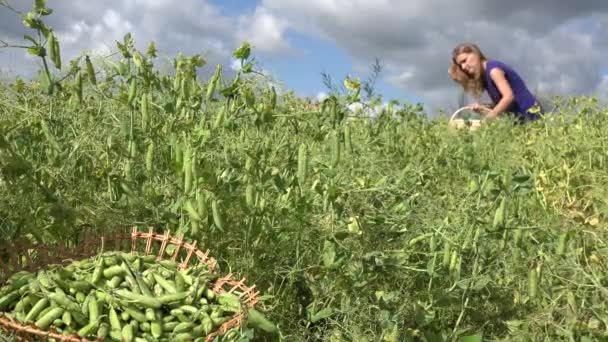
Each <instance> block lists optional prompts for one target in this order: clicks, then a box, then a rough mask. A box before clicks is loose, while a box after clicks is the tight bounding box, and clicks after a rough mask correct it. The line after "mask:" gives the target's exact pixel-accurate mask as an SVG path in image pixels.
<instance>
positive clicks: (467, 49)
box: [448, 42, 487, 101]
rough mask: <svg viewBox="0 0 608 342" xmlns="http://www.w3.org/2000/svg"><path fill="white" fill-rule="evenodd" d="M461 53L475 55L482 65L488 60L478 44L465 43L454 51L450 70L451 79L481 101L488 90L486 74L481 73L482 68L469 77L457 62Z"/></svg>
mask: <svg viewBox="0 0 608 342" xmlns="http://www.w3.org/2000/svg"><path fill="white" fill-rule="evenodd" d="M461 53H475V54H477V55H478V56H479V60H480V62H482V63H483V61H485V60H487V58H486V56H485V55H484V54H483V53H482V52H481V49H479V47H478V46H477V45H476V44H474V43H469V42H464V43H461V44H458V45H457V46H456V47H455V48H454V50H452V65H451V66H450V68H449V69H448V74H449V75H450V77H452V79H453V80H454V81H455V82H456V83H458V84H460V85H461V86H462V87H463V88H464V90H465V91H466V92H468V93H470V94H471V95H473V97H474V98H475V99H476V100H478V101H479V99H480V98H481V95H482V94H483V91H484V90H485V88H486V81H485V77H484V74H483V73H482V72H481V68H480V70H478V71H477V72H476V73H475V74H474V75H473V76H469V75H468V74H467V73H465V72H464V70H462V69H461V68H460V65H459V64H458V63H457V62H456V57H457V56H458V55H460V54H461Z"/></svg>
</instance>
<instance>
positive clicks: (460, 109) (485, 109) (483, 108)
mask: <svg viewBox="0 0 608 342" xmlns="http://www.w3.org/2000/svg"><path fill="white" fill-rule="evenodd" d="M472 108H473V106H471V105H469V106H464V107H462V108H459V109H458V110H456V111H455V112H454V114H452V116H451V117H450V121H452V120H454V118H455V117H456V115H458V114H460V112H462V111H463V110H465V109H471V110H472ZM479 109H481V110H484V111H486V112H489V111H490V109H489V108H487V107H484V106H480V107H479Z"/></svg>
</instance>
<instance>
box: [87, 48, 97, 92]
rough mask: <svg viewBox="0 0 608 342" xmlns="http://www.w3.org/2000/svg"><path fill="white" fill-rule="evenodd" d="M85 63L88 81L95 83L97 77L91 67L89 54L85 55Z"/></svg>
mask: <svg viewBox="0 0 608 342" xmlns="http://www.w3.org/2000/svg"><path fill="white" fill-rule="evenodd" d="M85 64H86V66H87V76H88V78H89V82H90V83H91V84H92V85H97V78H96V77H95V69H93V63H91V58H89V56H88V55H87V56H85Z"/></svg>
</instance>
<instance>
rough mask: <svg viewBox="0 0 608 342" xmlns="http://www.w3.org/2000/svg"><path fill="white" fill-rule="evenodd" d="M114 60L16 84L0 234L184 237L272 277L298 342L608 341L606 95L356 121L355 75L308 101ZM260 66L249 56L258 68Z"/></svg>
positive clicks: (11, 88)
mask: <svg viewBox="0 0 608 342" xmlns="http://www.w3.org/2000/svg"><path fill="white" fill-rule="evenodd" d="M41 6H42V5H41ZM41 8H46V7H41ZM39 24H40V23H39ZM41 25H44V23H42V24H41ZM43 27H46V26H41V28H38V29H39V30H42V29H43ZM117 48H118V50H119V51H120V53H121V57H120V60H119V61H115V62H113V64H109V65H110V67H106V68H104V67H102V65H95V66H94V69H93V65H92V64H91V66H89V65H87V64H85V62H90V59H89V58H86V60H85V61H81V60H80V59H76V60H75V61H72V63H71V70H76V72H67V73H66V75H64V76H62V77H55V78H52V80H51V81H50V83H49V84H54V85H55V91H53V92H52V96H49V94H50V92H48V91H47V90H48V88H49V84H47V83H43V82H36V81H33V82H24V81H19V82H15V83H14V84H11V85H8V86H6V87H4V88H2V91H1V93H0V132H1V133H2V134H1V135H0V136H1V137H2V140H0V229H1V233H2V234H0V236H1V238H0V239H2V240H1V241H0V243H10V242H11V241H12V240H13V239H14V238H15V237H17V236H29V237H30V238H32V239H38V240H44V241H51V242H52V241H56V240H64V239H69V238H71V236H72V235H73V233H74V232H76V231H77V230H78V229H80V227H81V226H82V225H91V226H93V227H95V228H97V229H98V230H100V231H103V230H105V229H107V228H110V227H115V226H117V225H127V226H130V225H140V226H149V225H152V226H158V227H159V229H161V230H165V229H170V230H171V231H176V232H178V233H183V234H184V235H185V237H186V238H187V239H188V240H197V241H198V242H199V246H202V247H201V248H203V249H205V248H208V249H210V250H211V252H212V254H213V255H214V256H216V257H217V258H218V259H219V260H220V267H221V268H222V269H223V270H230V271H231V272H236V273H239V274H242V275H243V276H244V277H246V278H247V280H248V282H251V283H255V284H256V285H257V287H256V288H257V289H258V290H260V291H261V292H262V293H261V294H262V295H263V298H264V301H263V302H264V304H263V305H262V307H263V308H264V310H263V311H264V312H265V314H266V315H267V316H268V318H269V319H270V320H271V321H272V322H276V323H277V326H278V328H279V329H280V335H281V337H282V338H283V339H284V340H288V341H294V340H307V341H317V340H318V341H321V340H323V341H415V340H422V341H444V340H450V339H451V340H458V339H459V338H461V340H462V341H478V340H481V338H482V337H483V339H484V340H485V339H491V340H519V339H521V340H527V339H528V340H534V341H538V340H577V339H584V338H589V339H600V338H602V336H603V337H604V338H605V336H606V333H607V331H608V330H607V329H608V328H607V327H608V316H607V315H606V312H607V309H606V304H605V303H606V301H607V300H608V289H607V286H608V278H607V277H606V271H605V270H606V257H607V256H608V253H607V252H608V250H607V249H606V244H605V241H606V239H607V238H608V236H607V233H606V228H607V224H606V218H607V215H608V202H607V200H606V198H608V197H607V196H606V195H607V193H606V191H607V190H606V189H608V178H607V177H606V172H605V170H606V159H607V157H608V155H607V154H606V151H608V146H607V142H608V139H607V136H606V134H607V133H606V132H607V130H606V127H608V114H607V112H606V110H605V109H602V108H598V107H597V103H596V101H595V99H589V98H584V97H580V98H573V99H572V100H570V101H565V102H564V103H563V104H562V105H560V106H558V107H556V112H555V113H553V114H552V115H551V116H548V117H546V118H545V119H543V120H540V121H538V122H534V123H531V124H529V125H526V126H519V125H515V124H514V121H513V120H510V119H509V118H504V119H501V120H497V121H493V122H489V123H487V124H485V125H484V126H483V127H482V128H481V129H479V130H477V131H475V132H469V131H452V130H450V129H448V125H447V122H446V120H445V119H443V118H440V119H435V120H429V119H427V118H426V116H425V115H424V113H423V112H422V111H421V108H420V107H419V106H410V105H404V106H402V107H401V108H397V107H394V106H393V105H394V104H396V102H395V101H391V102H390V104H389V108H387V109H384V110H382V111H381V112H380V113H378V115H377V116H376V117H374V118H372V119H367V118H363V119H362V118H359V117H358V116H357V115H355V114H354V113H352V112H351V111H350V110H349V109H348V105H350V104H351V103H352V102H354V101H357V100H358V99H359V89H360V87H361V84H360V83H359V82H357V81H356V80H355V79H349V80H348V81H347V82H346V83H345V86H346V87H347V88H348V91H347V92H346V93H345V94H339V93H335V94H332V96H330V97H329V98H328V99H326V100H325V101H323V102H322V103H320V104H311V103H310V102H309V101H306V100H303V99H298V98H297V97H295V96H293V94H292V93H285V94H283V93H281V94H277V92H276V91H275V90H274V88H272V87H271V86H270V85H268V84H264V83H263V82H260V80H259V78H256V74H255V73H254V72H251V71H252V69H250V68H249V67H248V68H242V69H241V70H240V71H239V72H238V73H237V74H236V75H234V77H233V78H232V79H226V75H224V74H223V73H222V70H221V68H220V67H216V66H214V67H213V68H215V70H216V72H215V73H214V74H213V76H212V77H211V78H210V79H209V80H201V79H199V78H198V74H197V70H198V69H199V68H209V66H207V65H206V64H205V61H204V60H203V59H202V58H201V57H200V56H198V55H195V56H189V57H186V56H182V55H179V56H177V57H176V58H175V59H174V68H175V74H174V75H162V74H160V73H159V72H158V71H157V70H156V69H155V66H154V64H153V61H154V58H155V56H156V52H155V51H156V47H155V46H154V45H152V47H151V48H149V49H148V51H147V53H141V52H139V51H137V50H136V49H135V48H134V41H133V37H131V36H130V35H126V36H125V39H124V40H123V42H117ZM250 53H251V50H250V47H249V45H246V44H244V45H243V46H241V47H239V48H237V49H236V50H235V56H237V57H238V58H241V59H242V62H243V65H249V66H250V67H252V66H253V64H245V63H246V62H245V60H246V59H248V58H250ZM41 58H47V57H41ZM247 63H252V60H250V62H247ZM89 70H96V71H89ZM77 72H80V74H79V75H80V76H77ZM82 73H88V75H89V76H88V79H89V80H90V82H83V81H82V77H83V75H82ZM91 73H96V78H95V79H93V78H92V77H90V76H91ZM46 74H47V75H48V73H46ZM79 78H80V79H79ZM85 79H87V78H85ZM93 80H94V81H93ZM43 81H44V80H43ZM45 82H49V80H48V79H47V80H46V81H45ZM366 92H368V91H367V90H366ZM368 93H371V92H368ZM274 337H275V336H274V335H270V334H268V335H259V333H256V337H255V339H257V340H273V339H274ZM243 338H244V337H243Z"/></svg>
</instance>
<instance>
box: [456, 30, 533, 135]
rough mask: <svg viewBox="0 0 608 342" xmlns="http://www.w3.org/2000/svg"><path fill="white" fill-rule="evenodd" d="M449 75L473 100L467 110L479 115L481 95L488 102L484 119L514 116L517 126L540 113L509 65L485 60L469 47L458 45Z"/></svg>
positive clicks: (522, 82)
mask: <svg viewBox="0 0 608 342" xmlns="http://www.w3.org/2000/svg"><path fill="white" fill-rule="evenodd" d="M448 73H449V75H450V76H451V77H452V79H453V80H454V81H456V82H457V83H458V84H460V85H461V86H462V87H463V88H464V90H465V91H466V92H468V93H469V94H471V95H472V96H473V98H475V99H476V103H474V104H472V105H471V108H472V109H474V110H476V111H479V109H480V107H482V105H480V104H479V99H480V98H481V95H482V94H483V92H484V91H487V92H488V95H489V96H490V98H491V99H492V102H493V104H494V105H493V106H492V108H487V107H486V108H487V109H488V111H486V113H487V114H486V118H488V119H494V118H497V117H498V116H499V115H501V114H502V113H509V114H511V115H514V116H515V118H516V119H518V120H519V122H520V123H526V122H530V121H534V120H537V119H539V118H540V117H541V114H542V113H543V110H542V108H541V106H540V105H539V104H538V101H537V100H536V98H535V96H534V95H533V94H532V92H531V91H530V90H529V89H528V87H527V86H526V83H525V82H524V80H523V79H522V78H521V77H520V76H519V74H518V73H517V72H516V71H515V70H513V68H511V67H510V66H509V65H507V64H505V63H503V62H500V61H498V60H494V59H488V58H486V56H485V55H484V54H483V53H482V52H481V50H480V49H479V47H478V46H477V45H476V44H473V43H466V42H465V43H461V44H459V45H458V46H456V47H455V48H454V50H453V51H452V65H451V66H450V68H449V69H448Z"/></svg>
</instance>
